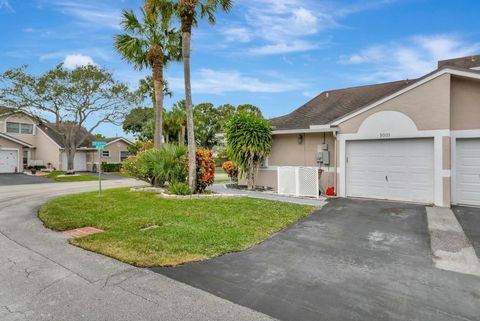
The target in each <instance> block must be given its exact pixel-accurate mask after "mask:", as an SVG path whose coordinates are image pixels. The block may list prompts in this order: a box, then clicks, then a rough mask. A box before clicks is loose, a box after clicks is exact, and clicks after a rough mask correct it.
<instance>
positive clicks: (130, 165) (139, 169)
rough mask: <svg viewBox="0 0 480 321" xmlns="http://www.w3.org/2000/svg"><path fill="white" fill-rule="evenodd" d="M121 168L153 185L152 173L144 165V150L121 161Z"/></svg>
mask: <svg viewBox="0 0 480 321" xmlns="http://www.w3.org/2000/svg"><path fill="white" fill-rule="evenodd" d="M123 169H124V170H125V171H126V172H127V173H128V174H130V175H131V176H133V177H135V178H138V179H139V180H142V181H146V182H149V183H150V184H152V185H153V177H152V173H151V171H149V170H148V168H147V166H146V165H145V152H140V153H138V154H137V155H136V156H129V157H128V158H127V160H126V161H125V162H124V163H123Z"/></svg>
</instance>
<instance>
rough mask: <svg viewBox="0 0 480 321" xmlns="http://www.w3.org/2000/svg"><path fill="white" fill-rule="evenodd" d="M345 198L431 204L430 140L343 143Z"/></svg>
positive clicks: (432, 166)
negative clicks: (344, 146) (344, 151)
mask: <svg viewBox="0 0 480 321" xmlns="http://www.w3.org/2000/svg"><path fill="white" fill-rule="evenodd" d="M346 154H347V159H346V164H347V166H346V167H347V173H346V175H347V177H346V178H347V180H346V182H347V185H346V191H347V196H351V197H366V198H376V199H389V200H399V201H410V202H420V203H433V201H434V188H433V186H434V149H433V139H392V140H362V141H349V142H347V153H346Z"/></svg>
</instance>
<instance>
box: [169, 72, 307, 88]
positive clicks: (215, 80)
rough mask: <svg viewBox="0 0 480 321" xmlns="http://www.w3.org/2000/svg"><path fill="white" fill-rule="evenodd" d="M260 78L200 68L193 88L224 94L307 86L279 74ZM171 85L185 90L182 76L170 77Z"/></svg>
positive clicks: (194, 74) (193, 75)
mask: <svg viewBox="0 0 480 321" xmlns="http://www.w3.org/2000/svg"><path fill="white" fill-rule="evenodd" d="M268 78H269V79H260V78H259V77H258V76H249V75H245V74H243V73H241V72H239V71H236V70H232V71H229V70H213V69H207V68H204V69H200V70H198V71H196V72H194V73H193V74H192V90H193V91H195V92H196V93H204V94H223V93H229V92H249V93H280V92H287V91H293V90H298V89H301V88H305V87H306V84H305V83H304V82H302V81H300V80H295V79H282V78H281V77H279V76H276V77H272V76H271V77H268ZM168 84H169V86H170V87H171V88H172V89H173V90H176V91H183V89H184V80H183V78H182V77H170V78H169V79H168Z"/></svg>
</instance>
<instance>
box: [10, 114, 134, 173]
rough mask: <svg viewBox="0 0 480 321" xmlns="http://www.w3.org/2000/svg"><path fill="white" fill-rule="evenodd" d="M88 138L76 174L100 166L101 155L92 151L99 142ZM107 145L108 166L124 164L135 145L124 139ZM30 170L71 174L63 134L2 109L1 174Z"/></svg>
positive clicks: (78, 157) (52, 126) (77, 156)
mask: <svg viewBox="0 0 480 321" xmlns="http://www.w3.org/2000/svg"><path fill="white" fill-rule="evenodd" d="M84 133H85V132H84ZM86 134H87V138H86V139H85V141H84V142H83V143H82V144H81V146H80V147H79V148H78V149H77V152H76V153H75V160H74V170H76V171H91V170H93V167H94V164H97V166H98V154H97V151H96V150H95V148H93V147H92V141H94V140H98V139H97V138H95V136H93V135H91V134H88V133H86ZM106 141H107V145H106V147H105V151H104V153H103V157H102V161H104V162H107V163H121V162H123V161H124V160H125V159H126V157H127V156H128V149H127V147H128V145H130V144H133V143H132V142H130V141H129V140H127V139H125V138H122V137H115V138H110V139H107V140H106ZM28 166H45V167H49V168H55V169H58V170H67V156H66V153H65V152H64V146H63V143H62V139H61V133H60V132H59V131H58V130H57V128H56V126H55V124H51V123H46V122H43V121H39V120H38V119H36V118H35V117H32V116H29V115H27V114H25V113H22V112H16V113H12V110H11V109H8V108H5V107H0V173H15V172H22V171H23V170H24V169H26V168H27V167H28Z"/></svg>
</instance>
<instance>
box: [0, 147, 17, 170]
mask: <svg viewBox="0 0 480 321" xmlns="http://www.w3.org/2000/svg"><path fill="white" fill-rule="evenodd" d="M18 170H19V169H18V151H17V150H0V173H15V172H16V171H18Z"/></svg>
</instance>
